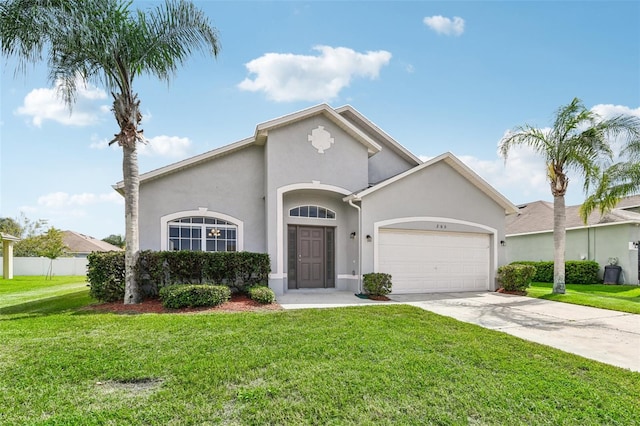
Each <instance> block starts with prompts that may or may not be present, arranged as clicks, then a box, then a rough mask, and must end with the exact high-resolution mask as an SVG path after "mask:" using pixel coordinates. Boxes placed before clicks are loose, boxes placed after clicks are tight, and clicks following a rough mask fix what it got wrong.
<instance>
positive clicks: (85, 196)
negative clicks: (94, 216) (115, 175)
mask: <svg viewBox="0 0 640 426" xmlns="http://www.w3.org/2000/svg"><path fill="white" fill-rule="evenodd" d="M101 203H115V204H123V203H124V198H123V197H122V195H120V194H118V193H117V192H115V191H114V192H108V193H105V194H93V193H89V192H83V193H81V194H69V193H66V192H52V193H49V194H46V195H43V196H41V197H38V205H39V206H42V207H45V208H50V209H59V208H65V207H74V206H89V205H94V204H101Z"/></svg>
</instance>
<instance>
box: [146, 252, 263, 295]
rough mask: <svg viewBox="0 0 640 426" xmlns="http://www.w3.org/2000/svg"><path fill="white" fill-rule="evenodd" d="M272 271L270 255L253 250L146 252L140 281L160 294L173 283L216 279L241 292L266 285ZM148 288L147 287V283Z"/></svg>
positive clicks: (195, 282) (192, 282)
mask: <svg viewBox="0 0 640 426" xmlns="http://www.w3.org/2000/svg"><path fill="white" fill-rule="evenodd" d="M269 272H271V262H270V260H269V255H268V254H265V253H251V252H200V251H161V252H157V251H150V250H148V251H143V252H140V256H139V259H138V263H137V265H136V274H137V277H138V280H139V282H141V283H147V284H148V286H149V291H148V292H149V293H150V294H151V295H154V294H157V292H158V290H159V289H160V288H162V287H164V286H167V285H172V284H187V283H190V284H201V283H203V282H215V283H220V284H225V285H227V286H229V287H232V288H234V289H236V290H238V291H247V290H248V288H249V287H252V286H256V285H266V284H267V282H268V279H269ZM145 287H146V286H145Z"/></svg>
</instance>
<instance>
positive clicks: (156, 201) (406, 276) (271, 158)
mask: <svg viewBox="0 0 640 426" xmlns="http://www.w3.org/2000/svg"><path fill="white" fill-rule="evenodd" d="M114 187H115V188H116V190H118V191H119V192H121V193H122V192H123V183H122V182H120V183H118V184H116V185H115V186H114ZM139 208H140V210H139V215H140V216H139V217H140V248H141V249H151V250H206V251H220V250H223V251H224V250H246V251H253V252H265V253H268V254H269V256H270V259H271V275H270V278H269V286H270V287H271V288H272V289H273V290H274V291H275V292H276V294H282V293H284V292H286V291H289V290H294V289H302V288H335V289H339V290H349V291H354V292H359V291H361V275H362V274H363V273H368V272H385V273H389V274H391V275H392V282H393V292H394V293H411V292H438V291H465V290H493V289H495V274H496V268H497V267H498V265H500V264H502V263H504V262H505V261H506V254H505V248H504V247H503V245H504V240H505V214H509V213H515V212H516V211H517V210H516V207H515V206H514V205H513V204H512V203H511V202H509V201H508V200H507V199H506V198H505V197H504V196H502V195H501V194H500V193H498V192H497V191H496V190H495V189H494V188H492V187H491V186H490V185H489V184H487V183H486V182H485V181H484V180H483V179H482V178H480V177H479V176H478V175H477V174H476V173H474V172H473V171H472V170H471V169H469V168H468V167H467V166H466V165H464V164H463V163H462V162H461V161H460V160H459V159H457V158H456V157H455V156H453V155H452V154H450V153H445V154H442V155H440V156H438V157H436V158H433V159H431V160H429V161H426V162H422V161H420V159H418V158H417V157H416V156H415V155H414V154H412V153H410V152H409V151H407V149H405V148H404V147H403V146H401V145H400V144H399V143H398V142H396V141H395V140H394V139H393V138H392V137H391V136H389V135H388V134H387V133H385V132H384V131H383V130H381V129H380V128H378V127H377V126H376V125H375V124H373V123H372V122H371V121H369V120H368V119H367V118H365V117H364V116H363V115H362V114H360V113H359V112H358V111H356V110H355V109H354V108H352V107H351V106H344V107H341V108H335V109H334V108H332V107H330V106H328V105H326V104H321V105H317V106H314V107H311V108H308V109H305V110H302V111H299V112H295V113H293V114H290V115H286V116H284V117H280V118H276V119H274V120H271V121H267V122H264V123H261V124H258V125H257V126H256V128H255V132H254V134H253V136H251V137H249V138H247V139H244V140H241V141H238V142H235V143H232V144H230V145H227V146H224V147H222V148H219V149H215V150H213V151H210V152H206V153H204V154H201V155H197V156H195V157H192V158H189V159H187V160H184V161H180V162H178V163H175V164H171V165H168V166H166V167H163V168H160V169H157V170H154V171H151V172H148V173H144V174H142V175H141V176H140V201H139Z"/></svg>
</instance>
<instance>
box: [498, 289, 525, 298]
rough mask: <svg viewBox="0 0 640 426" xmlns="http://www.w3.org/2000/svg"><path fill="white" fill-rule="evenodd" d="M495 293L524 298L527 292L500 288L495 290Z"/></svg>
mask: <svg viewBox="0 0 640 426" xmlns="http://www.w3.org/2000/svg"><path fill="white" fill-rule="evenodd" d="M496 293H504V294H515V295H517V296H526V295H527V292H526V291H515V290H514V291H508V290H505V289H504V288H502V287H500V288H499V289H497V290H496Z"/></svg>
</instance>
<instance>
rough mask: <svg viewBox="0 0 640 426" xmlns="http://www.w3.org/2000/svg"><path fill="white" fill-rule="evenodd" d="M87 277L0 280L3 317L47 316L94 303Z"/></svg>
mask: <svg viewBox="0 0 640 426" xmlns="http://www.w3.org/2000/svg"><path fill="white" fill-rule="evenodd" d="M92 301H93V299H91V298H90V297H89V287H87V282H86V277H84V276H58V277H53V278H52V279H45V277H42V276H16V277H14V278H13V279H11V280H5V279H0V316H1V315H3V314H4V315H8V314H19V315H20V316H33V315H44V314H50V313H59V312H63V311H65V310H73V309H76V308H79V307H82V306H85V305H87V304H88V303H91V302H92Z"/></svg>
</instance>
